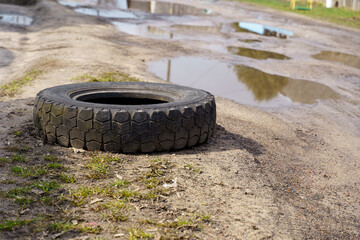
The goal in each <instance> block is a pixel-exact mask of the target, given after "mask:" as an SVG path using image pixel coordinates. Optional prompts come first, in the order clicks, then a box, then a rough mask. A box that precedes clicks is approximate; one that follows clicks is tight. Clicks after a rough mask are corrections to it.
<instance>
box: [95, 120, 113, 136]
mask: <svg viewBox="0 0 360 240" xmlns="http://www.w3.org/2000/svg"><path fill="white" fill-rule="evenodd" d="M94 129H95V130H96V131H98V132H101V133H104V132H107V131H109V130H110V129H111V123H110V121H107V122H99V121H97V120H94Z"/></svg>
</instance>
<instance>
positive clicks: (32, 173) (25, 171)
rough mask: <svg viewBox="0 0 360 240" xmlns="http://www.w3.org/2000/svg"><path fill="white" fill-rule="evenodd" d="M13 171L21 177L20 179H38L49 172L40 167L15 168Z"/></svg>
mask: <svg viewBox="0 0 360 240" xmlns="http://www.w3.org/2000/svg"><path fill="white" fill-rule="evenodd" d="M11 171H12V172H13V173H14V174H15V175H17V176H19V177H24V178H25V177H36V176H41V175H45V174H46V173H47V170H46V169H45V168H43V167H40V166H35V167H21V166H14V167H13V168H12V169H11Z"/></svg>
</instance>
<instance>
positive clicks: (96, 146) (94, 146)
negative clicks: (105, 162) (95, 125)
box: [86, 141, 101, 151]
mask: <svg viewBox="0 0 360 240" xmlns="http://www.w3.org/2000/svg"><path fill="white" fill-rule="evenodd" d="M86 149H87V150H90V151H101V143H99V142H97V141H87V142H86Z"/></svg>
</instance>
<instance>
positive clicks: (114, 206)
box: [102, 200, 130, 210]
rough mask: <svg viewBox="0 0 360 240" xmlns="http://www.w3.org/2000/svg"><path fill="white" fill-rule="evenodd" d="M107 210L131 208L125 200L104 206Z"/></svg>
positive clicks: (111, 202) (104, 204) (114, 201)
mask: <svg viewBox="0 0 360 240" xmlns="http://www.w3.org/2000/svg"><path fill="white" fill-rule="evenodd" d="M102 206H103V208H105V209H117V210H119V209H129V208H130V206H129V205H127V204H126V202H125V201H124V200H113V201H110V202H106V203H103V204H102Z"/></svg>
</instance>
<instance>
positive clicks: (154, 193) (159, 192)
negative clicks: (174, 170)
mask: <svg viewBox="0 0 360 240" xmlns="http://www.w3.org/2000/svg"><path fill="white" fill-rule="evenodd" d="M164 195H169V189H161V188H155V189H152V190H151V191H150V192H147V193H145V194H143V195H142V196H141V198H143V199H147V200H156V199H158V198H159V197H161V196H164Z"/></svg>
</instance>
